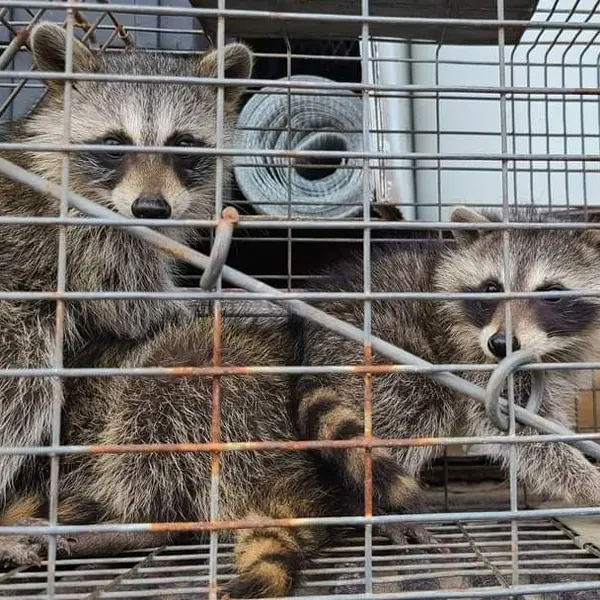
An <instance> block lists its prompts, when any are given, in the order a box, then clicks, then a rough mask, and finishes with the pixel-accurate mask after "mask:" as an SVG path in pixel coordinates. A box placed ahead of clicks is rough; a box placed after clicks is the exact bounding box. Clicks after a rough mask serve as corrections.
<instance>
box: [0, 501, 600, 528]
mask: <svg viewBox="0 0 600 600" xmlns="http://www.w3.org/2000/svg"><path fill="white" fill-rule="evenodd" d="M598 515H600V506H590V507H585V508H544V509H532V510H497V511H491V510H486V511H464V512H440V513H423V514H420V513H419V514H398V515H377V516H372V517H364V516H340V517H301V518H290V519H240V520H235V521H193V522H165V523H98V524H94V525H42V524H39V525H27V526H25V525H23V526H16V525H1V526H0V535H71V534H77V533H105V532H118V533H126V532H142V531H182V532H183V531H188V532H203V531H206V532H208V531H221V530H234V529H254V528H256V529H259V528H260V529H262V528H268V527H309V526H317V527H336V526H344V527H348V526H350V527H353V526H364V525H375V526H377V525H386V524H390V523H426V524H430V523H431V524H432V523H448V522H452V521H533V520H538V519H560V518H564V517H595V516H598Z"/></svg>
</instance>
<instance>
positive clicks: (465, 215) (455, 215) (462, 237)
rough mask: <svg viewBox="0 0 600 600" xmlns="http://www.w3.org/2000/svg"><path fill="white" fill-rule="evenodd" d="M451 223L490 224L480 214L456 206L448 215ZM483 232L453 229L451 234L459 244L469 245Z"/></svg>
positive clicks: (479, 230)
mask: <svg viewBox="0 0 600 600" xmlns="http://www.w3.org/2000/svg"><path fill="white" fill-rule="evenodd" d="M450 221H451V222H452V223H490V222H491V221H490V220H489V219H488V218H487V217H486V216H485V215H482V214H481V213H479V212H477V211H475V210H472V209H471V208H467V207H466V206H457V207H456V208H455V209H454V210H453V211H452V214H451V215H450ZM484 233H485V231H484V230H482V229H477V230H471V231H467V230H466V229H454V230H453V231H452V234H453V235H454V238H455V239H456V241H457V242H458V243H459V244H471V243H472V242H474V241H475V240H476V239H477V238H479V237H480V236H481V235H482V234H484Z"/></svg>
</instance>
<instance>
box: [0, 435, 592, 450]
mask: <svg viewBox="0 0 600 600" xmlns="http://www.w3.org/2000/svg"><path fill="white" fill-rule="evenodd" d="M589 440H600V433H598V432H593V433H592V432H590V433H573V434H571V435H562V434H561V435H558V434H555V435H543V434H540V435H519V436H512V437H510V436H503V435H496V436H466V437H460V436H457V437H446V438H420V437H415V438H404V439H371V440H367V439H361V438H353V439H351V440H303V441H297V440H296V441H242V442H198V443H191V442H190V443H182V444H162V443H156V444H118V445H117V444H95V445H92V446H77V445H60V446H11V447H10V448H8V447H0V456H53V455H54V456H66V455H74V454H150V453H154V452H161V453H163V452H164V453H173V452H178V453H189V452H195V453H196V452H270V451H273V450H286V451H293V452H302V451H305V450H317V449H322V448H334V449H337V450H343V449H350V448H411V447H423V446H442V447H445V446H455V445H473V444H476V445H478V446H479V445H488V444H500V445H505V446H520V445H523V444H553V443H556V442H563V443H572V442H581V441H589Z"/></svg>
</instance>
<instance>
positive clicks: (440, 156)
mask: <svg viewBox="0 0 600 600" xmlns="http://www.w3.org/2000/svg"><path fill="white" fill-rule="evenodd" d="M0 75H1V71H0ZM0 150H5V151H15V152H16V151H22V150H26V151H35V152H100V153H101V152H106V146H103V145H102V144H65V143H62V144H38V143H30V142H0ZM184 150H185V154H197V155H200V156H248V157H273V158H331V159H334V158H336V159H337V158H345V159H349V158H362V159H374V160H402V159H413V160H449V161H450V160H455V161H459V160H460V161H464V160H469V161H501V160H512V161H544V162H548V161H561V162H565V161H571V162H575V161H577V162H581V161H589V162H594V163H597V162H599V161H600V156H598V155H597V154H555V153H554V154H551V153H545V154H531V153H530V154H515V153H512V154H511V153H508V152H505V153H502V152H500V153H485V154H482V153H479V154H473V153H448V152H397V153H394V152H389V153H386V152H358V151H356V152H351V151H344V152H342V151H330V150H270V149H264V150H263V149H244V148H219V149H217V148H190V149H189V151H187V147H186V148H185V149H183V148H178V147H173V146H131V145H127V146H126V145H123V146H119V152H126V153H134V154H136V153H137V154H181V153H182V152H184ZM258 166H260V165H258ZM269 166H270V165H269V164H268V163H266V164H265V165H264V168H268V167H269ZM342 168H343V167H342ZM282 204H284V202H282Z"/></svg>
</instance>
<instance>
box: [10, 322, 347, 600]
mask: <svg viewBox="0 0 600 600" xmlns="http://www.w3.org/2000/svg"><path fill="white" fill-rule="evenodd" d="M221 340H222V364H224V365H256V366H260V365H269V366H273V365H284V364H289V362H290V361H291V360H292V355H291V353H292V352H293V351H294V347H295V345H294V340H293V339H292V337H291V332H290V329H289V327H288V325H287V323H286V322H285V321H284V322H281V323H280V324H273V323H271V322H270V319H268V318H263V319H262V320H256V321H252V322H248V323H244V321H243V320H239V318H236V317H233V318H231V319H225V320H224V322H223V328H222V336H221ZM109 355H110V353H108V354H106V355H105V357H106V358H105V362H104V363H103V366H125V367H156V366H171V367H185V366H198V365H206V364H211V361H212V359H213V324H212V319H210V318H206V317H204V318H194V319H189V320H186V321H181V322H178V323H170V324H168V325H166V326H165V327H163V328H162V329H161V331H159V332H158V333H157V334H156V335H155V336H154V337H153V338H152V339H151V340H148V341H147V342H145V343H143V344H139V345H137V346H136V347H135V348H133V349H132V350H131V352H130V353H129V356H128V358H127V360H126V361H125V362H124V363H121V362H118V363H117V364H115V363H113V362H112V361H113V360H115V358H116V360H118V361H120V358H119V357H115V356H114V355H113V356H112V357H111V356H109ZM86 385H87V393H86V394H85V395H82V394H80V393H79V392H80V390H81V387H80V385H77V384H76V385H75V386H74V387H73V388H71V387H70V386H67V390H69V389H72V390H77V392H78V393H77V394H76V395H75V396H73V397H71V396H70V395H67V399H66V404H67V410H66V411H65V418H64V423H63V434H64V440H65V442H66V443H68V444H84V445H87V444H120V445H121V444H153V443H176V444H186V443H202V442H209V441H211V437H212V435H211V434H212V426H213V425H212V403H213V378H212V377H207V376H205V377H174V376H168V377H115V378H106V377H104V378H97V379H88V381H87V384H86ZM289 397H290V380H289V377H287V376H285V375H272V376H264V377H257V376H249V375H235V376H223V377H222V378H221V381H220V426H219V427H220V432H219V435H220V440H221V441H224V442H244V441H252V440H277V441H291V440H294V439H295V425H294V422H293V419H292V414H291V412H290V410H289ZM59 483H60V490H59V491H60V500H59V519H60V521H61V522H62V523H71V524H72V523H81V522H86V520H87V522H90V520H93V521H101V522H102V521H104V522H119V523H127V522H138V523H139V522H141V523H147V522H159V523H162V522H167V523H169V522H177V521H179V522H180V521H185V522H190V521H191V522H207V521H209V519H210V517H211V496H210V491H211V456H210V453H207V452H203V453H198V452H179V453H165V452H152V453H127V454H103V455H80V456H78V457H65V460H64V461H63V462H62V463H61V479H60V482H59ZM82 490H84V492H83V493H84V494H85V496H83V495H82ZM218 492H219V502H218V518H219V519H220V520H224V521H232V520H239V519H247V520H255V519H260V518H280V519H289V518H294V517H295V518H298V517H325V516H336V515H343V514H344V511H345V510H346V508H345V502H344V495H345V494H343V493H342V489H341V488H339V487H337V486H336V484H335V482H334V483H330V482H329V481H327V480H326V479H325V478H324V474H323V473H322V472H321V471H320V469H319V465H318V463H317V462H316V461H315V460H314V458H313V457H312V456H311V455H310V454H309V453H307V452H301V451H266V452H244V451H239V450H238V451H227V452H223V453H221V455H220V472H219V480H218ZM44 511H45V507H44V506H43V503H41V502H40V500H39V497H35V496H23V497H20V498H17V499H16V500H15V502H14V503H13V504H12V505H11V507H10V508H9V510H8V511H6V513H5V516H4V518H3V519H2V520H3V521H4V522H7V521H8V520H11V519H12V520H13V521H14V520H15V517H18V518H19V519H20V522H22V523H31V522H41V521H39V519H40V518H43V517H44V516H45V515H44V514H43V513H44ZM94 511H96V514H95V515H93V513H94ZM23 517H25V518H23ZM156 531H159V530H158V529H157V530H156ZM333 533H334V532H331V531H329V530H327V529H324V528H322V527H317V526H305V527H294V528H275V527H273V528H263V529H261V528H255V529H251V528H247V529H239V530H237V531H236V532H235V535H234V541H235V547H234V554H235V571H236V574H237V577H236V578H234V579H233V580H232V582H231V583H230V584H229V585H228V586H227V587H226V588H225V589H224V590H223V594H226V595H228V596H229V597H234V598H241V597H243V598H249V597H252V598H254V597H273V596H282V595H286V594H288V593H289V592H290V591H291V590H292V589H293V588H294V587H295V585H296V584H297V581H298V578H299V574H300V572H301V569H302V568H303V567H305V566H306V562H307V560H309V559H310V558H311V557H313V556H314V555H315V553H316V552H317V551H318V550H319V549H320V548H321V547H322V546H323V544H325V543H326V542H327V541H328V540H329V539H331V536H332V535H333ZM220 535H223V536H225V537H231V535H229V536H227V534H220ZM173 539H174V538H173V537H171V536H169V535H168V534H165V533H162V534H161V533H149V534H137V533H131V534H126V535H122V534H104V533H101V534H98V533H94V534H82V535H81V534H79V535H73V536H69V537H67V538H59V540H58V552H59V556H64V555H69V556H71V557H73V556H93V555H97V554H100V555H106V554H107V553H114V552H117V551H121V550H124V549H131V548H140V547H148V546H154V545H156V544H157V543H165V542H167V541H172V540H173ZM45 546H46V541H45V540H44V539H43V538H42V537H31V536H25V537H21V538H18V537H4V538H0V559H1V560H3V561H4V562H10V563H13V564H14V563H17V564H32V563H36V562H39V561H40V560H41V557H42V556H43V555H44V552H45Z"/></svg>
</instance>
